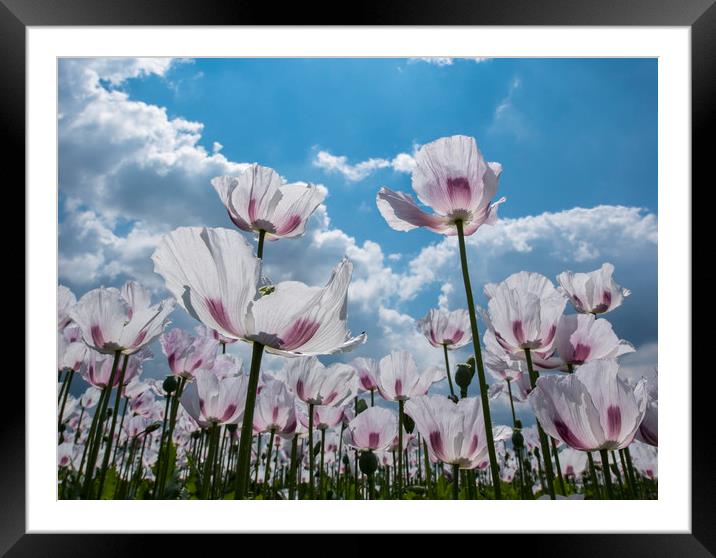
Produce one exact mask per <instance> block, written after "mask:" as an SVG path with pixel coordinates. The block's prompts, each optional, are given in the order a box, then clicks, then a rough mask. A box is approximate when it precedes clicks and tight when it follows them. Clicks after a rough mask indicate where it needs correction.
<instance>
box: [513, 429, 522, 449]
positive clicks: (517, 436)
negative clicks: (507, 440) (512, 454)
mask: <svg viewBox="0 0 716 558" xmlns="http://www.w3.org/2000/svg"><path fill="white" fill-rule="evenodd" d="M524 445H525V439H524V437H523V436H522V432H520V430H519V429H518V428H515V429H514V430H513V432H512V447H513V448H515V450H517V451H519V450H521V449H522V448H523V447H524Z"/></svg>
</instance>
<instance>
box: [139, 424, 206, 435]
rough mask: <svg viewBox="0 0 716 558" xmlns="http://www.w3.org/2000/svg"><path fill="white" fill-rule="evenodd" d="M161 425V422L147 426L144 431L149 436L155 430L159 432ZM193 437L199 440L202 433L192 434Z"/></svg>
mask: <svg viewBox="0 0 716 558" xmlns="http://www.w3.org/2000/svg"><path fill="white" fill-rule="evenodd" d="M161 425H162V423H161V422H155V423H153V424H150V425H149V426H147V428H146V429H145V430H144V431H145V432H146V433H147V434H149V433H151V432H154V431H155V430H158V429H159V427H160V426H161ZM192 436H193V437H194V438H198V437H199V436H201V432H200V431H198V430H197V431H196V432H194V433H192Z"/></svg>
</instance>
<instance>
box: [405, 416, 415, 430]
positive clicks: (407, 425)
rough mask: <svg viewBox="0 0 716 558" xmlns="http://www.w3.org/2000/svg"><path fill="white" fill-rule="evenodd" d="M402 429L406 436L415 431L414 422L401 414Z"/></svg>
mask: <svg viewBox="0 0 716 558" xmlns="http://www.w3.org/2000/svg"><path fill="white" fill-rule="evenodd" d="M403 428H405V431H406V432H407V433H408V434H412V433H413V430H415V421H414V420H413V419H411V418H410V417H409V416H408V415H406V414H403Z"/></svg>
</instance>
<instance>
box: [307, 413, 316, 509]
mask: <svg viewBox="0 0 716 558" xmlns="http://www.w3.org/2000/svg"><path fill="white" fill-rule="evenodd" d="M314 468H315V456H314V455H313V403H309V404H308V497H309V499H311V500H313V499H314V497H315V494H314V480H313V470H314Z"/></svg>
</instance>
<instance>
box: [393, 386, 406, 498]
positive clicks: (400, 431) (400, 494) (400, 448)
mask: <svg viewBox="0 0 716 558" xmlns="http://www.w3.org/2000/svg"><path fill="white" fill-rule="evenodd" d="M404 412H405V401H404V400H403V399H399V400H398V474H397V475H395V481H396V482H395V487H396V489H397V491H398V500H402V498H403V415H404Z"/></svg>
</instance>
